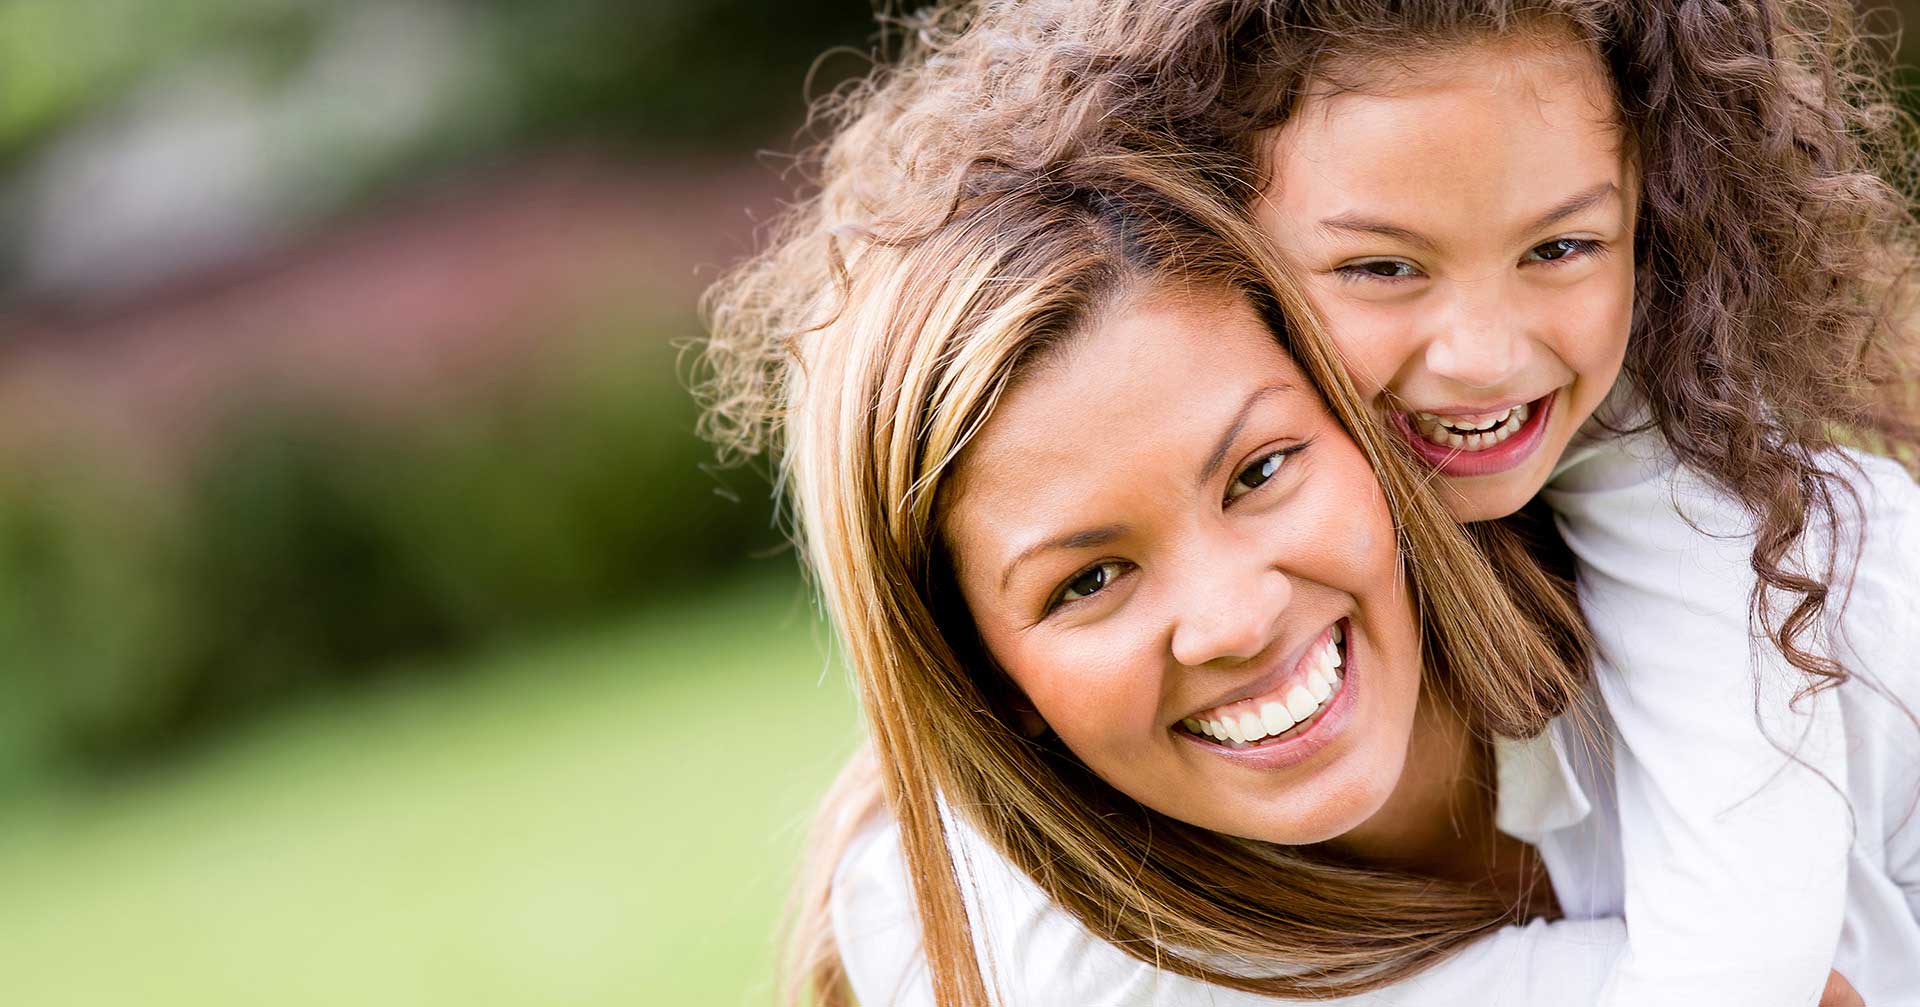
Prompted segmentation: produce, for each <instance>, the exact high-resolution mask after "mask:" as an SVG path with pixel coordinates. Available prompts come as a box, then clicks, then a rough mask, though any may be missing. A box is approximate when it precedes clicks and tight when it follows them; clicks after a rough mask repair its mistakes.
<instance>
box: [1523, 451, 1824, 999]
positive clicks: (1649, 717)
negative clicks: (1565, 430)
mask: <svg viewBox="0 0 1920 1007" xmlns="http://www.w3.org/2000/svg"><path fill="white" fill-rule="evenodd" d="M1546 498H1547V501H1548V503H1549V504H1550V505H1551V506H1552V507H1553V509H1554V511H1555V513H1556V515H1557V517H1558V520H1559V525H1560V530H1561V534H1562V535H1563V536H1564V537H1565V539H1566V542H1567V544H1568V546H1569V547H1570V548H1571V549H1572V550H1573V552H1574V555H1575V557H1576V558H1577V559H1578V561H1579V565H1578V570H1579V574H1578V576H1579V588H1580V602H1581V607H1582V609H1583V610H1584V612H1585V614H1586V616H1587V621H1588V624H1589V625H1590V626H1591V628H1592V630H1593V633H1594V637H1595V642H1596V645H1597V646H1596V661H1595V677H1596V685H1597V686H1598V688H1599V691H1600V693H1601V695H1602V696H1603V697H1604V698H1605V701H1606V705H1607V708H1608V713H1609V714H1610V716H1611V718H1612V720H1613V723H1614V725H1615V727H1616V729H1617V736H1616V738H1615V740H1614V751H1613V761H1614V771H1615V786H1616V789H1617V792H1618V795H1619V808H1620V831H1621V835H1622V851H1621V852H1622V857H1623V863H1624V868H1625V904H1624V915H1625V918H1626V921H1627V932H1628V945H1627V948H1626V950H1625V952H1624V954H1623V955H1622V956H1621V958H1620V961H1619V964H1618V967H1617V968H1616V969H1615V971H1614V974H1613V976H1612V977H1611V979H1610V980H1609V982H1608V984H1607V987H1606V989H1605V995H1604V996H1603V998H1602V1002H1603V1003H1605V1004H1608V1005H1621V1007H1625V1005H1633V1007H1645V1005H1654V1004H1667V1003H1672V1004H1698V1003H1740V1004H1750V1005H1758V1007H1765V1005H1773V1004H1778V1005H1781V1007H1788V1005H1791V1007H1805V1005H1808V1004H1812V1003H1814V1002H1815V1001H1816V1000H1817V999H1818V998H1819V996H1820V992H1821V989H1822V987H1823V985H1824V984H1825V983H1826V980H1827V976H1828V972H1829V969H1830V968H1831V967H1832V962H1833V958H1834V949H1835V947H1836V945H1837V943H1838V940H1839V934H1840V925H1841V919H1842V914H1843V912H1844V908H1845V906H1844V898H1845V883H1846V858H1847V851H1848V847H1849V842H1850V833H1849V826H1848V813H1847V805H1846V801H1845V798H1844V795H1843V792H1842V788H1843V787H1844V786H1845V785H1846V780H1847V775H1846V749H1845V740H1844V734H1843V725H1842V723H1841V713H1840V706H1839V701H1838V697H1837V695H1836V694H1835V693H1834V692H1833V691H1831V690H1829V691H1826V692H1823V693H1821V694H1819V695H1817V696H1813V697H1809V698H1807V699H1804V700H1801V701H1799V702H1792V701H1791V700H1792V696H1793V694H1794V692H1795V691H1796V690H1797V688H1798V686H1799V685H1800V684H1801V677H1800V674H1799V673H1798V672H1797V671H1796V670H1795V669H1793V668H1792V667H1791V666H1789V665H1788V664H1787V663H1786V660H1785V659H1784V658H1783V657H1782V656H1781V655H1780V653H1779V652H1778V650H1777V649H1776V648H1774V646H1773V645H1772V644H1771V642H1769V641H1768V640H1766V639H1765V638H1764V637H1756V635H1755V634H1754V633H1752V632H1751V631H1750V629H1749V621H1748V604H1749V601H1748V599H1749V597H1750V594H1751V592H1752V589H1753V585H1754V582H1755V578H1754V574H1753V573H1752V570H1751V567H1750V565H1749V556H1750V552H1751V549H1752V545H1753V542H1752V538H1751V534H1750V531H1751V524H1750V522H1749V520H1748V519H1747V517H1746V516H1745V514H1744V513H1742V512H1741V511H1740V509H1739V508H1738V507H1737V506H1735V505H1733V504H1732V503H1730V502H1728V501H1727V500H1726V498H1724V497H1723V496H1722V495H1721V494H1719V493H1718V492H1716V491H1714V490H1713V488H1712V487H1710V486H1708V485H1706V484H1705V482H1704V481H1703V480H1701V479H1699V478H1698V477H1695V476H1693V475H1692V474H1691V473H1690V472H1689V471H1687V470H1685V469H1681V468H1678V467H1676V466H1675V465H1674V463H1673V462H1672V459H1671V455H1670V454H1669V453H1668V452H1666V451H1665V449H1664V445H1663V444H1662V443H1661V442H1659V441H1658V440H1657V438H1654V437H1638V438H1629V439H1619V440H1615V441H1611V442H1608V443H1607V444H1605V445H1603V446H1602V447H1600V448H1599V449H1597V450H1596V451H1595V452H1593V453H1591V454H1589V455H1588V456H1587V457H1585V458H1584V459H1582V460H1580V461H1578V462H1576V463H1575V464H1574V465H1573V466H1572V467H1571V468H1570V469H1568V470H1567V471H1565V472H1563V473H1561V474H1560V475H1559V476H1557V477H1556V479H1555V481H1554V482H1553V483H1552V484H1551V485H1550V486H1549V488H1548V490H1547V491H1546ZM1809 537H1810V538H1813V537H1817V536H1816V535H1810V536H1809ZM1808 569H1809V570H1812V571H1818V569H1819V567H1818V566H1817V565H1812V564H1810V565H1809V567H1808Z"/></svg>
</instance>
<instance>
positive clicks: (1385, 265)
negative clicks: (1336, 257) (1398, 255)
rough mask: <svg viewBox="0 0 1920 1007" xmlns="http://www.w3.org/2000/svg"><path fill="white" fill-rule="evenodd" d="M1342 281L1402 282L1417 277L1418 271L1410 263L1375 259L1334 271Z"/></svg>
mask: <svg viewBox="0 0 1920 1007" xmlns="http://www.w3.org/2000/svg"><path fill="white" fill-rule="evenodd" d="M1334 272H1336V273H1339V274H1340V278H1341V279H1343V280H1404V279H1407V278H1409V277H1414V276H1419V275H1420V271H1419V270H1417V269H1415V268H1413V264H1412V263H1410V262H1401V261H1400V260H1398V259H1375V260H1373V261H1371V262H1354V263H1349V264H1347V265H1344V266H1341V267H1339V268H1337V269H1335V270H1334Z"/></svg>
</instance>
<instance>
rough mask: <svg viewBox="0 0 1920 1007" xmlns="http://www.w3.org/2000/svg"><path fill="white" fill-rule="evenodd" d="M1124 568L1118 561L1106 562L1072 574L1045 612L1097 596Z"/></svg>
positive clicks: (1117, 577) (1116, 578)
mask: <svg viewBox="0 0 1920 1007" xmlns="http://www.w3.org/2000/svg"><path fill="white" fill-rule="evenodd" d="M1124 566H1125V564H1123V563H1121V562H1120V561H1119V560H1106V561H1104V562H1101V563H1098V564H1096V565H1094V566H1090V567H1088V568H1086V569H1085V570H1082V571H1080V572H1079V573H1076V574H1074V575H1073V577H1072V579H1070V580H1068V581H1067V582H1066V583H1065V584H1062V585H1060V593H1059V594H1057V595H1055V596H1054V598H1053V602H1052V604H1050V605H1048V606H1047V610H1048V611H1052V610H1053V609H1055V608H1057V607H1059V606H1060V605H1063V604H1066V603H1067V602H1070V601H1079V600H1080V599H1082V598H1090V597H1092V596H1094V595H1096V594H1099V593H1100V592H1102V591H1104V590H1106V589H1107V588H1108V587H1109V586H1110V585H1112V584H1113V582H1114V581H1115V580H1118V579H1119V577H1120V574H1121V573H1122V572H1123V567H1124Z"/></svg>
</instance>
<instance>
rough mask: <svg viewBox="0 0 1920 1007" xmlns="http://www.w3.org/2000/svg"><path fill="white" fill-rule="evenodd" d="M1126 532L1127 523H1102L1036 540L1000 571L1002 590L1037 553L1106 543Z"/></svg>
mask: <svg viewBox="0 0 1920 1007" xmlns="http://www.w3.org/2000/svg"><path fill="white" fill-rule="evenodd" d="M1126 533H1127V526H1126V525H1123V524H1108V525H1101V526H1100V527H1098V528H1088V529H1085V530H1084V531H1075V532H1068V533H1067V534H1065V535H1056V536H1054V537H1053V538H1050V539H1046V540H1044V541H1041V542H1035V543H1034V544H1032V545H1030V546H1028V547H1026V548H1025V549H1022V550H1020V554H1019V555H1017V556H1015V557H1014V558H1013V559H1011V560H1008V561H1007V567H1006V569H1005V570H1002V571H1001V572H1000V590H1002V591H1005V590H1006V589H1007V585H1008V584H1011V583H1013V571H1014V569H1015V568H1017V567H1019V565H1020V564H1022V563H1024V562H1026V561H1027V559H1028V558H1029V557H1031V556H1033V555H1034V554H1036V553H1042V552H1046V551H1047V550H1049V549H1085V548H1088V547H1090V546H1096V545H1106V544H1107V543H1108V542H1111V541H1113V540H1114V539H1117V538H1119V537H1120V536H1122V535H1125V534H1126Z"/></svg>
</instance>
